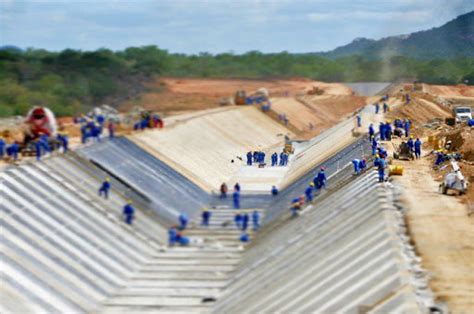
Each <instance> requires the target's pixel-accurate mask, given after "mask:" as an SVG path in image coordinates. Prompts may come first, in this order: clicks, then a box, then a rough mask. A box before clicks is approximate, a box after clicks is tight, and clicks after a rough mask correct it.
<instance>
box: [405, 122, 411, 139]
mask: <svg viewBox="0 0 474 314" xmlns="http://www.w3.org/2000/svg"><path fill="white" fill-rule="evenodd" d="M410 127H411V122H410V119H406V120H405V123H404V125H403V128H404V129H405V136H406V137H409V136H410Z"/></svg>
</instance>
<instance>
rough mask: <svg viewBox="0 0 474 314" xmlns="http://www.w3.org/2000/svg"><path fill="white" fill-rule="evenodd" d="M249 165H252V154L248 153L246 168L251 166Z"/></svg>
mask: <svg viewBox="0 0 474 314" xmlns="http://www.w3.org/2000/svg"><path fill="white" fill-rule="evenodd" d="M251 165H252V153H251V152H248V153H247V166H251Z"/></svg>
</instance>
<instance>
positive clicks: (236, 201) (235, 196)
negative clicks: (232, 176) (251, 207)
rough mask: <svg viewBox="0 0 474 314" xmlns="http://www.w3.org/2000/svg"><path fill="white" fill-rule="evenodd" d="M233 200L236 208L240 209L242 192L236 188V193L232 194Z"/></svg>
mask: <svg viewBox="0 0 474 314" xmlns="http://www.w3.org/2000/svg"><path fill="white" fill-rule="evenodd" d="M232 201H233V203H234V208H235V209H239V208H240V192H239V191H237V190H235V191H234V193H233V194H232Z"/></svg>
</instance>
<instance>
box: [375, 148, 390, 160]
mask: <svg viewBox="0 0 474 314" xmlns="http://www.w3.org/2000/svg"><path fill="white" fill-rule="evenodd" d="M377 151H378V155H379V156H380V158H382V159H385V158H387V155H388V154H387V151H386V150H385V148H383V147H382V146H380V147H378V148H377Z"/></svg>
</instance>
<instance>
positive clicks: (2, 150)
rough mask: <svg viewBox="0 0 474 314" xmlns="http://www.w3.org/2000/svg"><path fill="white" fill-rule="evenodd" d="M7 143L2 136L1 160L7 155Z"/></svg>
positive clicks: (0, 139)
mask: <svg viewBox="0 0 474 314" xmlns="http://www.w3.org/2000/svg"><path fill="white" fill-rule="evenodd" d="M6 146H7V144H6V143H5V140H4V139H3V138H1V137H0V160H1V159H3V157H4V156H5V147H6Z"/></svg>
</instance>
